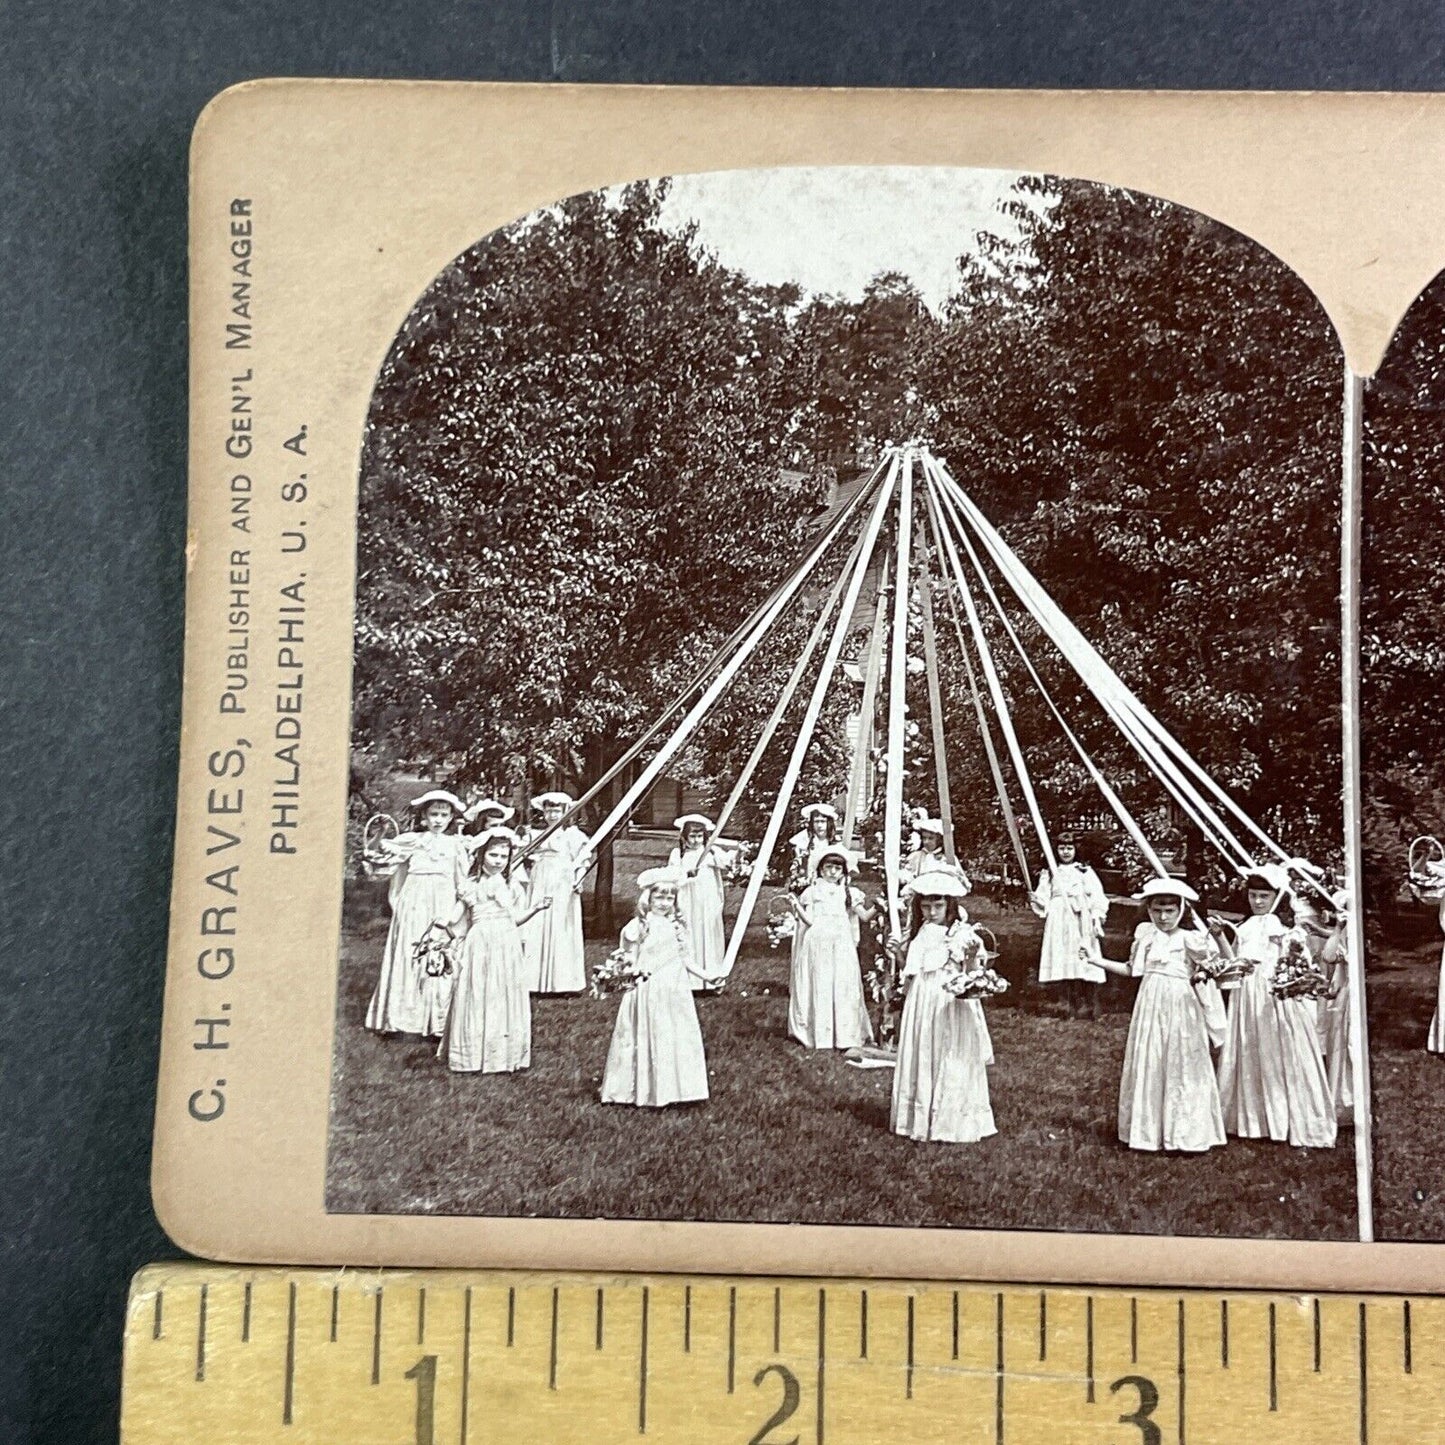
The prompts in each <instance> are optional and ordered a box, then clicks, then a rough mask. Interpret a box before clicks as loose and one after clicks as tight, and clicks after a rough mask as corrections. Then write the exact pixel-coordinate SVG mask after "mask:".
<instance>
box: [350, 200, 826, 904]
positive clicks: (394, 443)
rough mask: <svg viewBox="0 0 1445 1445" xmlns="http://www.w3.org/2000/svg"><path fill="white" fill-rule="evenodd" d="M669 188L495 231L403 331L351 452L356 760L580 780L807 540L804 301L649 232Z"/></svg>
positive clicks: (470, 775)
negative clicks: (802, 437) (788, 472)
mask: <svg viewBox="0 0 1445 1445" xmlns="http://www.w3.org/2000/svg"><path fill="white" fill-rule="evenodd" d="M665 193H666V190H665V182H664V183H639V184H636V185H632V186H629V187H627V188H626V189H625V190H624V191H622V192H621V193H620V194H605V193H595V192H594V193H589V194H586V195H580V196H574V197H572V198H571V199H569V200H567V201H564V202H562V203H560V204H559V205H557V206H554V207H551V208H549V209H547V210H545V211H542V212H539V213H536V214H534V215H532V216H529V217H527V218H525V219H524V220H522V221H520V222H518V223H517V224H516V225H513V226H511V227H509V228H507V229H506V230H504V231H501V232H498V233H497V234H495V235H493V236H491V237H488V238H487V239H486V240H484V241H482V242H481V243H479V244H478V245H476V246H474V247H473V248H472V249H471V250H469V251H467V252H466V253H465V254H463V255H462V256H461V257H459V258H458V259H457V261H456V262H454V263H453V264H452V265H451V266H449V267H448V268H447V269H446V270H445V271H444V272H442V274H441V275H440V276H439V277H438V278H437V280H436V282H435V283H434V284H433V285H432V286H431V287H430V288H429V289H428V291H427V292H426V294H425V295H424V296H423V297H422V298H421V299H420V301H419V302H418V303H417V306H416V307H415V309H414V310H413V312H412V313H411V315H410V316H409V317H408V319H407V322H406V324H405V325H404V326H403V328H402V330H401V332H400V333H399V335H398V336H397V339H396V341H395V343H394V345H393V347H392V349H391V351H390V353H389V354H388V356H387V358H386V360H385V362H384V364H383V366H382V370H381V375H380V378H379V380H378V383H377V387H376V391H375V394H374V397H373V401H372V407H371V412H370V415H369V418H368V424H367V434H366V445H365V450H364V455H363V460H362V473H361V499H360V519H361V522H360V528H359V542H358V558H357V561H358V580H357V632H356V652H355V674H354V677H355V681H354V699H355V700H354V738H355V740H356V742H357V744H358V745H359V746H361V747H363V748H365V747H376V748H384V749H387V750H390V751H392V752H394V753H396V754H399V755H402V756H407V757H420V758H425V759H432V760H445V761H446V762H447V763H448V764H449V766H450V769H451V772H452V775H453V776H454V777H456V778H457V779H458V780H459V781H461V782H466V781H469V780H478V781H479V780H483V779H485V780H487V781H495V780H499V779H500V780H503V781H505V782H506V783H508V784H518V783H521V782H523V781H524V780H525V779H529V778H530V779H532V780H535V781H541V782H549V783H551V782H575V781H580V780H590V779H592V778H595V777H596V776H598V775H599V774H600V773H601V772H602V771H603V769H604V767H605V765H606V764H607V763H608V762H609V761H610V759H611V758H612V757H613V756H615V754H616V753H617V752H618V751H620V748H621V744H620V743H619V742H618V741H617V740H618V739H625V738H627V737H629V736H632V735H635V734H636V733H637V732H639V731H641V728H642V726H643V725H644V724H645V723H646V722H647V721H648V720H649V718H650V716H651V715H652V714H653V712H654V711H655V710H656V708H657V706H658V702H659V697H660V696H663V695H665V694H664V693H663V691H662V690H661V689H660V688H659V685H658V684H659V678H660V677H661V676H662V675H664V674H666V673H668V672H669V671H670V670H671V669H673V668H674V667H675V666H677V665H679V664H681V665H682V666H689V665H696V663H697V661H698V660H699V659H700V658H702V657H703V656H705V655H706V653H707V651H708V650H709V649H710V648H711V647H712V646H713V645H714V644H715V643H716V642H717V641H718V640H719V639H720V638H721V637H722V636H724V635H726V634H727V633H728V632H730V631H731V630H732V629H733V627H734V626H735V625H736V624H737V622H738V621H739V620H740V619H741V617H742V616H743V615H745V614H746V612H747V611H748V610H749V609H750V607H751V606H752V605H753V604H754V603H755V602H756V601H757V600H759V599H760V598H761V596H763V595H765V594H766V592H767V590H768V589H769V587H770V586H771V585H772V583H773V582H774V581H775V580H776V578H777V576H778V574H779V572H780V571H781V569H782V568H783V566H784V565H785V564H786V562H787V561H788V560H789V559H790V557H791V556H792V554H793V553H794V552H795V551H796V550H797V548H798V546H799V545H800V543H801V541H802V539H803V538H804V536H805V535H806V532H807V530H808V525H809V517H810V514H811V512H812V510H813V508H814V504H815V501H816V496H815V489H814V488H813V487H812V485H811V484H810V482H809V481H808V480H807V479H804V480H803V481H802V482H799V481H798V480H797V479H796V478H788V477H786V476H785V475H784V474H783V472H782V470H781V461H782V459H783V456H784V453H785V447H786V445H787V443H788V439H789V436H790V434H791V431H792V429H793V427H794V426H795V423H796V420H797V418H796V412H797V401H796V395H795V391H796V383H795V380H794V378H793V376H792V369H791V368H792V362H793V360H794V356H793V345H792V340H791V331H790V328H789V324H788V320H787V309H788V308H789V307H790V306H792V305H794V304H795V303H796V301H797V293H796V290H791V291H790V290H789V289H787V288H766V287H759V286H755V285H753V284H751V283H750V282H748V281H746V280H745V279H744V278H742V277H741V276H739V275H737V274H736V273H733V272H730V271H728V270H726V269H725V268H724V267H722V266H720V265H719V264H718V263H717V262H716V261H715V260H714V259H713V258H711V257H709V256H707V255H705V254H704V253H703V252H702V251H701V249H700V248H699V247H698V246H697V245H696V243H695V237H694V236H693V235H692V234H691V233H690V232H688V233H683V234H680V235H677V234H670V233H668V232H666V231H664V230H662V229H661V227H660V226H659V225H658V212H659V206H660V203H661V201H662V199H663V197H664V195H665ZM607 881H608V880H607V879H606V878H605V877H604V878H603V879H602V880H601V882H600V884H599V891H602V892H603V893H604V896H605V892H606V889H605V885H606V883H607Z"/></svg>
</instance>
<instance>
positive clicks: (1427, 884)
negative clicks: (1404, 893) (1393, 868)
mask: <svg viewBox="0 0 1445 1445" xmlns="http://www.w3.org/2000/svg"><path fill="white" fill-rule="evenodd" d="M1410 891H1411V892H1412V893H1414V894H1416V895H1417V896H1418V897H1419V898H1422V899H1424V900H1425V901H1426V902H1429V903H1438V902H1440V900H1441V899H1442V898H1445V844H1442V843H1441V842H1440V840H1439V839H1438V838H1435V837H1432V836H1431V835H1430V834H1429V833H1422V834H1421V835H1420V837H1418V838H1416V839H1415V841H1414V842H1413V843H1411V844H1410Z"/></svg>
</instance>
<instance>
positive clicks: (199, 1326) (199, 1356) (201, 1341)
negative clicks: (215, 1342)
mask: <svg viewBox="0 0 1445 1445" xmlns="http://www.w3.org/2000/svg"><path fill="white" fill-rule="evenodd" d="M207 1289H208V1286H207V1285H204V1284H203V1285H202V1286H201V1307H200V1314H199V1315H198V1317H197V1319H196V1379H198V1380H204V1379H205V1378H206V1291H207Z"/></svg>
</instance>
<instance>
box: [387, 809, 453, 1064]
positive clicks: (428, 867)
mask: <svg viewBox="0 0 1445 1445" xmlns="http://www.w3.org/2000/svg"><path fill="white" fill-rule="evenodd" d="M411 806H412V808H413V809H414V810H415V813H416V817H417V821H418V823H419V825H420V826H419V827H417V828H414V829H412V830H411V831H409V832H406V833H402V834H400V835H399V836H397V837H395V838H387V839H382V840H381V841H380V842H379V843H378V844H377V848H378V849H379V850H380V851H381V852H384V853H386V854H388V855H389V856H390V857H392V858H394V859H396V860H398V864H399V866H398V867H397V870H396V872H395V873H393V874H392V876H391V885H390V887H389V889H388V890H387V901H388V902H389V903H390V904H391V927H390V928H388V929H387V933H386V946H385V948H384V949H383V951H382V956H381V974H380V976H379V978H378V979H377V982H376V989H375V991H374V992H373V993H372V995H371V1002H370V1004H369V1005H368V1006H367V1010H366V1026H367V1028H369V1029H375V1030H376V1031H377V1032H378V1033H383V1034H423V1035H433V1036H434V1035H436V1034H438V1033H440V1032H441V1027H442V1024H443V1023H444V1022H445V1020H446V1010H447V1005H448V1003H449V1002H450V998H451V989H452V980H451V979H450V978H445V977H440V978H429V977H427V975H426V973H425V971H424V970H423V968H422V966H421V965H420V964H419V963H418V962H417V958H416V946H417V944H418V943H419V942H420V941H421V939H422V938H423V937H424V936H425V934H426V933H427V931H428V930H429V929H430V928H431V926H432V925H433V924H441V925H445V924H446V922H447V920H448V919H449V918H451V917H452V915H453V914H454V913H455V912H456V910H457V888H458V886H459V885H460V884H461V883H462V881H463V880H464V879H465V878H466V876H467V868H468V867H469V866H470V864H471V860H472V852H473V850H474V847H475V843H476V840H475V839H474V838H464V837H459V836H458V835H457V834H455V833H449V832H448V831H447V830H448V829H449V828H450V827H451V825H452V822H453V820H454V819H456V818H458V817H460V816H461V814H462V811H463V806H462V801H461V799H460V798H458V797H456V796H454V795H453V794H451V793H447V792H443V791H442V790H441V789H434V790H433V791H432V792H429V793H423V794H422V795H421V797H419V798H413V799H412V803H411Z"/></svg>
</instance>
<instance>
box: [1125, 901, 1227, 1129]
mask: <svg viewBox="0 0 1445 1445" xmlns="http://www.w3.org/2000/svg"><path fill="white" fill-rule="evenodd" d="M1214 951H1215V949H1214V943H1213V940H1212V939H1211V938H1210V937H1209V935H1208V934H1207V933H1205V932H1204V931H1203V930H1198V931H1192V932H1186V931H1185V930H1184V929H1181V928H1176V929H1175V930H1174V931H1173V932H1172V933H1165V932H1164V931H1163V930H1162V929H1160V928H1156V927H1155V926H1154V925H1153V924H1152V923H1141V924H1140V925H1139V927H1138V928H1137V929H1136V930H1135V932H1134V946H1133V950H1132V951H1131V953H1130V955H1129V972H1130V973H1131V974H1133V975H1134V976H1135V977H1136V978H1138V979H1139V980H1140V983H1139V993H1138V995H1137V997H1136V998H1135V1000H1134V1012H1133V1015H1132V1017H1131V1018H1130V1020H1129V1041H1128V1043H1127V1044H1126V1045H1125V1046H1124V1072H1123V1076H1122V1078H1121V1079H1120V1081H1119V1138H1120V1139H1121V1140H1122V1141H1123V1142H1124V1143H1125V1144H1127V1145H1128V1146H1129V1147H1130V1148H1131V1149H1149V1150H1158V1149H1176V1150H1179V1151H1181V1152H1187V1153H1202V1152H1203V1151H1204V1150H1206V1149H1214V1148H1217V1147H1218V1146H1219V1145H1221V1144H1223V1143H1224V1142H1225V1137H1224V1118H1223V1115H1222V1114H1221V1112H1220V1107H1219V1088H1218V1086H1217V1084H1216V1083H1215V1079H1214V1066H1213V1064H1212V1063H1211V1061H1210V1057H1209V1045H1210V1039H1211V1031H1212V1029H1218V1030H1222V1028H1223V1023H1224V1016H1223V1007H1222V1005H1221V1004H1220V1002H1219V990H1218V989H1217V988H1215V987H1214V985H1213V984H1201V985H1200V986H1199V987H1198V988H1197V989H1196V988H1195V986H1194V984H1193V983H1192V982H1191V978H1192V976H1193V973H1194V966H1195V964H1196V963H1197V962H1198V961H1199V960H1201V959H1203V958H1206V957H1209V956H1210V955H1212V954H1213V953H1214Z"/></svg>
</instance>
